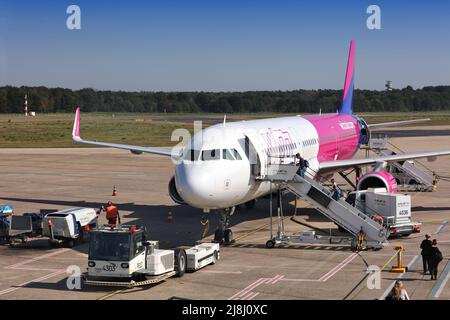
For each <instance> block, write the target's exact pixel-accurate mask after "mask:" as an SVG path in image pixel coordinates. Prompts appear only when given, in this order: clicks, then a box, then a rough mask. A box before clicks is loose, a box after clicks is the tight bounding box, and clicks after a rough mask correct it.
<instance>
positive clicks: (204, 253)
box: [186, 243, 220, 271]
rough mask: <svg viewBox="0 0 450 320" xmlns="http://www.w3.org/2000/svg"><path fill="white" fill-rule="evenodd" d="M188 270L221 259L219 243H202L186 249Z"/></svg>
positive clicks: (193, 269) (196, 268) (214, 262)
mask: <svg viewBox="0 0 450 320" xmlns="http://www.w3.org/2000/svg"><path fill="white" fill-rule="evenodd" d="M186 257H187V265H186V269H187V270H188V271H195V270H198V269H200V268H203V267H204V266H207V265H208V264H216V262H217V260H219V259H220V247H219V244H218V243H202V244H199V245H196V246H195V247H192V248H190V249H187V250H186Z"/></svg>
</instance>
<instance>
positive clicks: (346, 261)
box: [319, 253, 358, 282]
mask: <svg viewBox="0 0 450 320" xmlns="http://www.w3.org/2000/svg"><path fill="white" fill-rule="evenodd" d="M357 256H358V254H357V253H352V254H351V255H349V256H348V257H347V258H345V259H344V260H343V261H342V262H341V263H339V264H338V265H337V266H335V267H334V268H333V269H331V270H330V271H328V272H327V273H325V274H324V275H323V276H322V277H320V278H319V281H322V282H325V281H327V280H328V279H330V278H331V277H332V276H334V275H335V274H336V273H338V272H339V271H341V270H342V269H343V268H344V267H345V266H346V265H348V264H349V263H350V262H352V261H353V259H355V258H356V257H357Z"/></svg>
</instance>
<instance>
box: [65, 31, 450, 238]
mask: <svg viewBox="0 0 450 320" xmlns="http://www.w3.org/2000/svg"><path fill="white" fill-rule="evenodd" d="M354 55H355V41H354V40H352V41H351V42H350V50H349V55H348V62H347V69H346V76H345V83H344V92H343V99H342V104H341V106H340V108H339V110H338V112H337V113H332V114H322V113H320V114H313V115H304V116H300V115H297V116H288V117H279V118H268V119H258V120H248V121H237V122H228V123H226V121H225V119H224V122H223V123H219V124H216V125H213V126H210V127H208V128H205V129H203V130H201V131H199V132H197V133H195V134H194V135H193V137H192V139H190V141H189V142H188V143H187V144H186V145H185V146H184V147H183V148H182V151H181V153H179V154H177V155H175V158H176V164H175V174H174V176H173V177H172V178H171V179H170V182H169V186H168V190H169V195H170V197H171V198H172V200H173V201H174V202H176V203H178V204H183V205H190V206H192V207H195V208H200V209H203V212H204V213H209V212H210V211H214V212H216V213H219V217H220V221H221V223H222V224H221V225H222V231H223V232H224V233H225V234H228V235H227V236H228V237H230V234H231V232H232V231H231V230H230V229H228V223H229V218H230V216H231V215H232V214H233V212H234V209H235V208H236V206H238V205H241V204H245V205H246V206H247V207H249V208H251V207H252V206H253V205H254V203H255V199H257V198H260V197H263V196H265V195H268V194H269V193H271V192H272V188H273V186H271V183H270V182H269V181H264V180H260V179H258V176H261V175H263V174H264V172H265V170H266V168H267V164H268V163H269V162H270V159H271V157H292V155H296V154H299V155H300V156H301V157H302V158H304V159H306V160H307V161H308V163H309V167H308V169H307V174H308V175H309V176H310V177H312V178H314V179H316V180H319V179H323V178H324V177H325V178H326V179H329V178H331V177H332V176H333V174H334V173H337V172H341V171H343V170H348V169H360V168H361V167H366V166H372V167H373V169H372V171H371V172H368V173H367V174H365V175H363V176H362V177H361V178H360V179H359V182H358V184H357V189H358V190H367V189H368V188H376V187H383V188H386V190H388V191H389V192H396V191H397V183H396V180H395V178H394V177H393V176H392V175H391V174H390V173H388V172H386V171H383V168H385V167H386V164H387V163H389V162H400V161H405V160H411V159H418V158H429V160H432V159H434V158H435V157H437V156H444V155H450V150H439V151H431V152H415V153H404V154H394V155H388V156H375V157H368V158H362V159H356V158H353V156H354V155H355V154H356V152H357V151H358V150H359V149H360V146H361V145H367V144H368V143H369V140H370V129H371V128H374V127H382V126H395V125H404V124H410V123H415V122H419V121H425V120H429V119H419V120H406V121H398V122H387V123H379V124H372V125H371V124H367V123H366V121H364V119H362V118H361V117H358V116H357V115H355V114H353V89H354V70H355V68H354ZM72 137H73V140H74V141H75V142H78V143H84V144H91V145H97V146H103V147H111V148H119V149H125V150H129V151H131V152H132V153H134V154H141V153H151V154H157V155H161V156H167V157H172V158H174V152H172V151H171V150H167V149H163V148H157V147H143V146H133V145H124V144H115V143H107V142H97V141H87V140H83V139H82V138H81V137H80V108H79V107H78V108H77V110H76V113H75V120H74V126H73V132H72Z"/></svg>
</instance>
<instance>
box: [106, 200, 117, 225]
mask: <svg viewBox="0 0 450 320" xmlns="http://www.w3.org/2000/svg"><path fill="white" fill-rule="evenodd" d="M102 209H103V210H104V211H105V212H106V220H108V224H109V225H113V226H115V225H116V224H117V221H119V224H121V222H120V215H119V209H118V208H117V207H116V206H115V205H114V204H113V203H112V202H111V201H108V203H107V204H106V208H105V207H103V208H102Z"/></svg>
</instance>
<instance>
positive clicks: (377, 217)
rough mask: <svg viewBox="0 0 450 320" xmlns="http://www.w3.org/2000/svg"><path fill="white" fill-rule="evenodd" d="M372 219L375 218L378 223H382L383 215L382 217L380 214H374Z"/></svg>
mask: <svg viewBox="0 0 450 320" xmlns="http://www.w3.org/2000/svg"><path fill="white" fill-rule="evenodd" d="M373 220H375V221H376V222H378V224H380V225H383V217H382V216H379V215H375V217H374V218H373Z"/></svg>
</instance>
